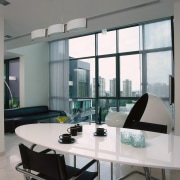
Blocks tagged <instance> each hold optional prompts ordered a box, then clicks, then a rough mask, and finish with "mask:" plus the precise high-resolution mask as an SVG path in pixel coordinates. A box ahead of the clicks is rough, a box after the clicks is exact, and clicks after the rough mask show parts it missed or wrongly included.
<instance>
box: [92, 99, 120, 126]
mask: <svg viewBox="0 0 180 180" xmlns="http://www.w3.org/2000/svg"><path fill="white" fill-rule="evenodd" d="M116 104H117V100H116V99H99V101H98V116H97V117H98V119H96V121H97V122H98V121H99V120H100V121H101V122H102V123H104V122H105V118H106V116H107V114H108V112H109V111H117V108H116Z"/></svg>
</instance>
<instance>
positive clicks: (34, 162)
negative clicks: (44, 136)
mask: <svg viewBox="0 0 180 180" xmlns="http://www.w3.org/2000/svg"><path fill="white" fill-rule="evenodd" d="M19 150H20V154H21V159H22V164H23V168H24V169H29V170H33V171H36V172H38V173H40V174H41V175H43V176H44V177H46V178H47V177H48V178H47V179H53V180H59V179H61V180H67V179H68V176H67V171H66V164H65V159H64V155H58V154H44V153H39V152H35V151H33V150H31V149H29V148H28V147H26V146H25V145H24V144H20V145H19Z"/></svg>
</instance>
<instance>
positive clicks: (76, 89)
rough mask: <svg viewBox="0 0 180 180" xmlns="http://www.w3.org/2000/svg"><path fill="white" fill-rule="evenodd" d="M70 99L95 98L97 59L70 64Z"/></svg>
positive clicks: (76, 61)
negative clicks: (94, 85) (94, 86)
mask: <svg viewBox="0 0 180 180" xmlns="http://www.w3.org/2000/svg"><path fill="white" fill-rule="evenodd" d="M69 73H70V74H69V97H70V98H77V97H78V98H89V97H94V92H93V90H92V86H93V79H94V78H95V59H94V58H93V59H84V60H75V61H70V62H69Z"/></svg>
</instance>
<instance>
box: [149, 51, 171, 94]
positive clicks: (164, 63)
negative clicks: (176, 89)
mask: <svg viewBox="0 0 180 180" xmlns="http://www.w3.org/2000/svg"><path fill="white" fill-rule="evenodd" d="M171 68H172V66H171V52H170V51H166V52H157V53H148V54H147V84H148V86H147V92H149V93H152V94H155V95H157V96H158V97H169V74H172V71H171Z"/></svg>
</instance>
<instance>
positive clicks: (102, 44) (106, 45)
mask: <svg viewBox="0 0 180 180" xmlns="http://www.w3.org/2000/svg"><path fill="white" fill-rule="evenodd" d="M112 53H116V31H109V32H107V33H105V34H103V33H99V34H98V55H103V54H112Z"/></svg>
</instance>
